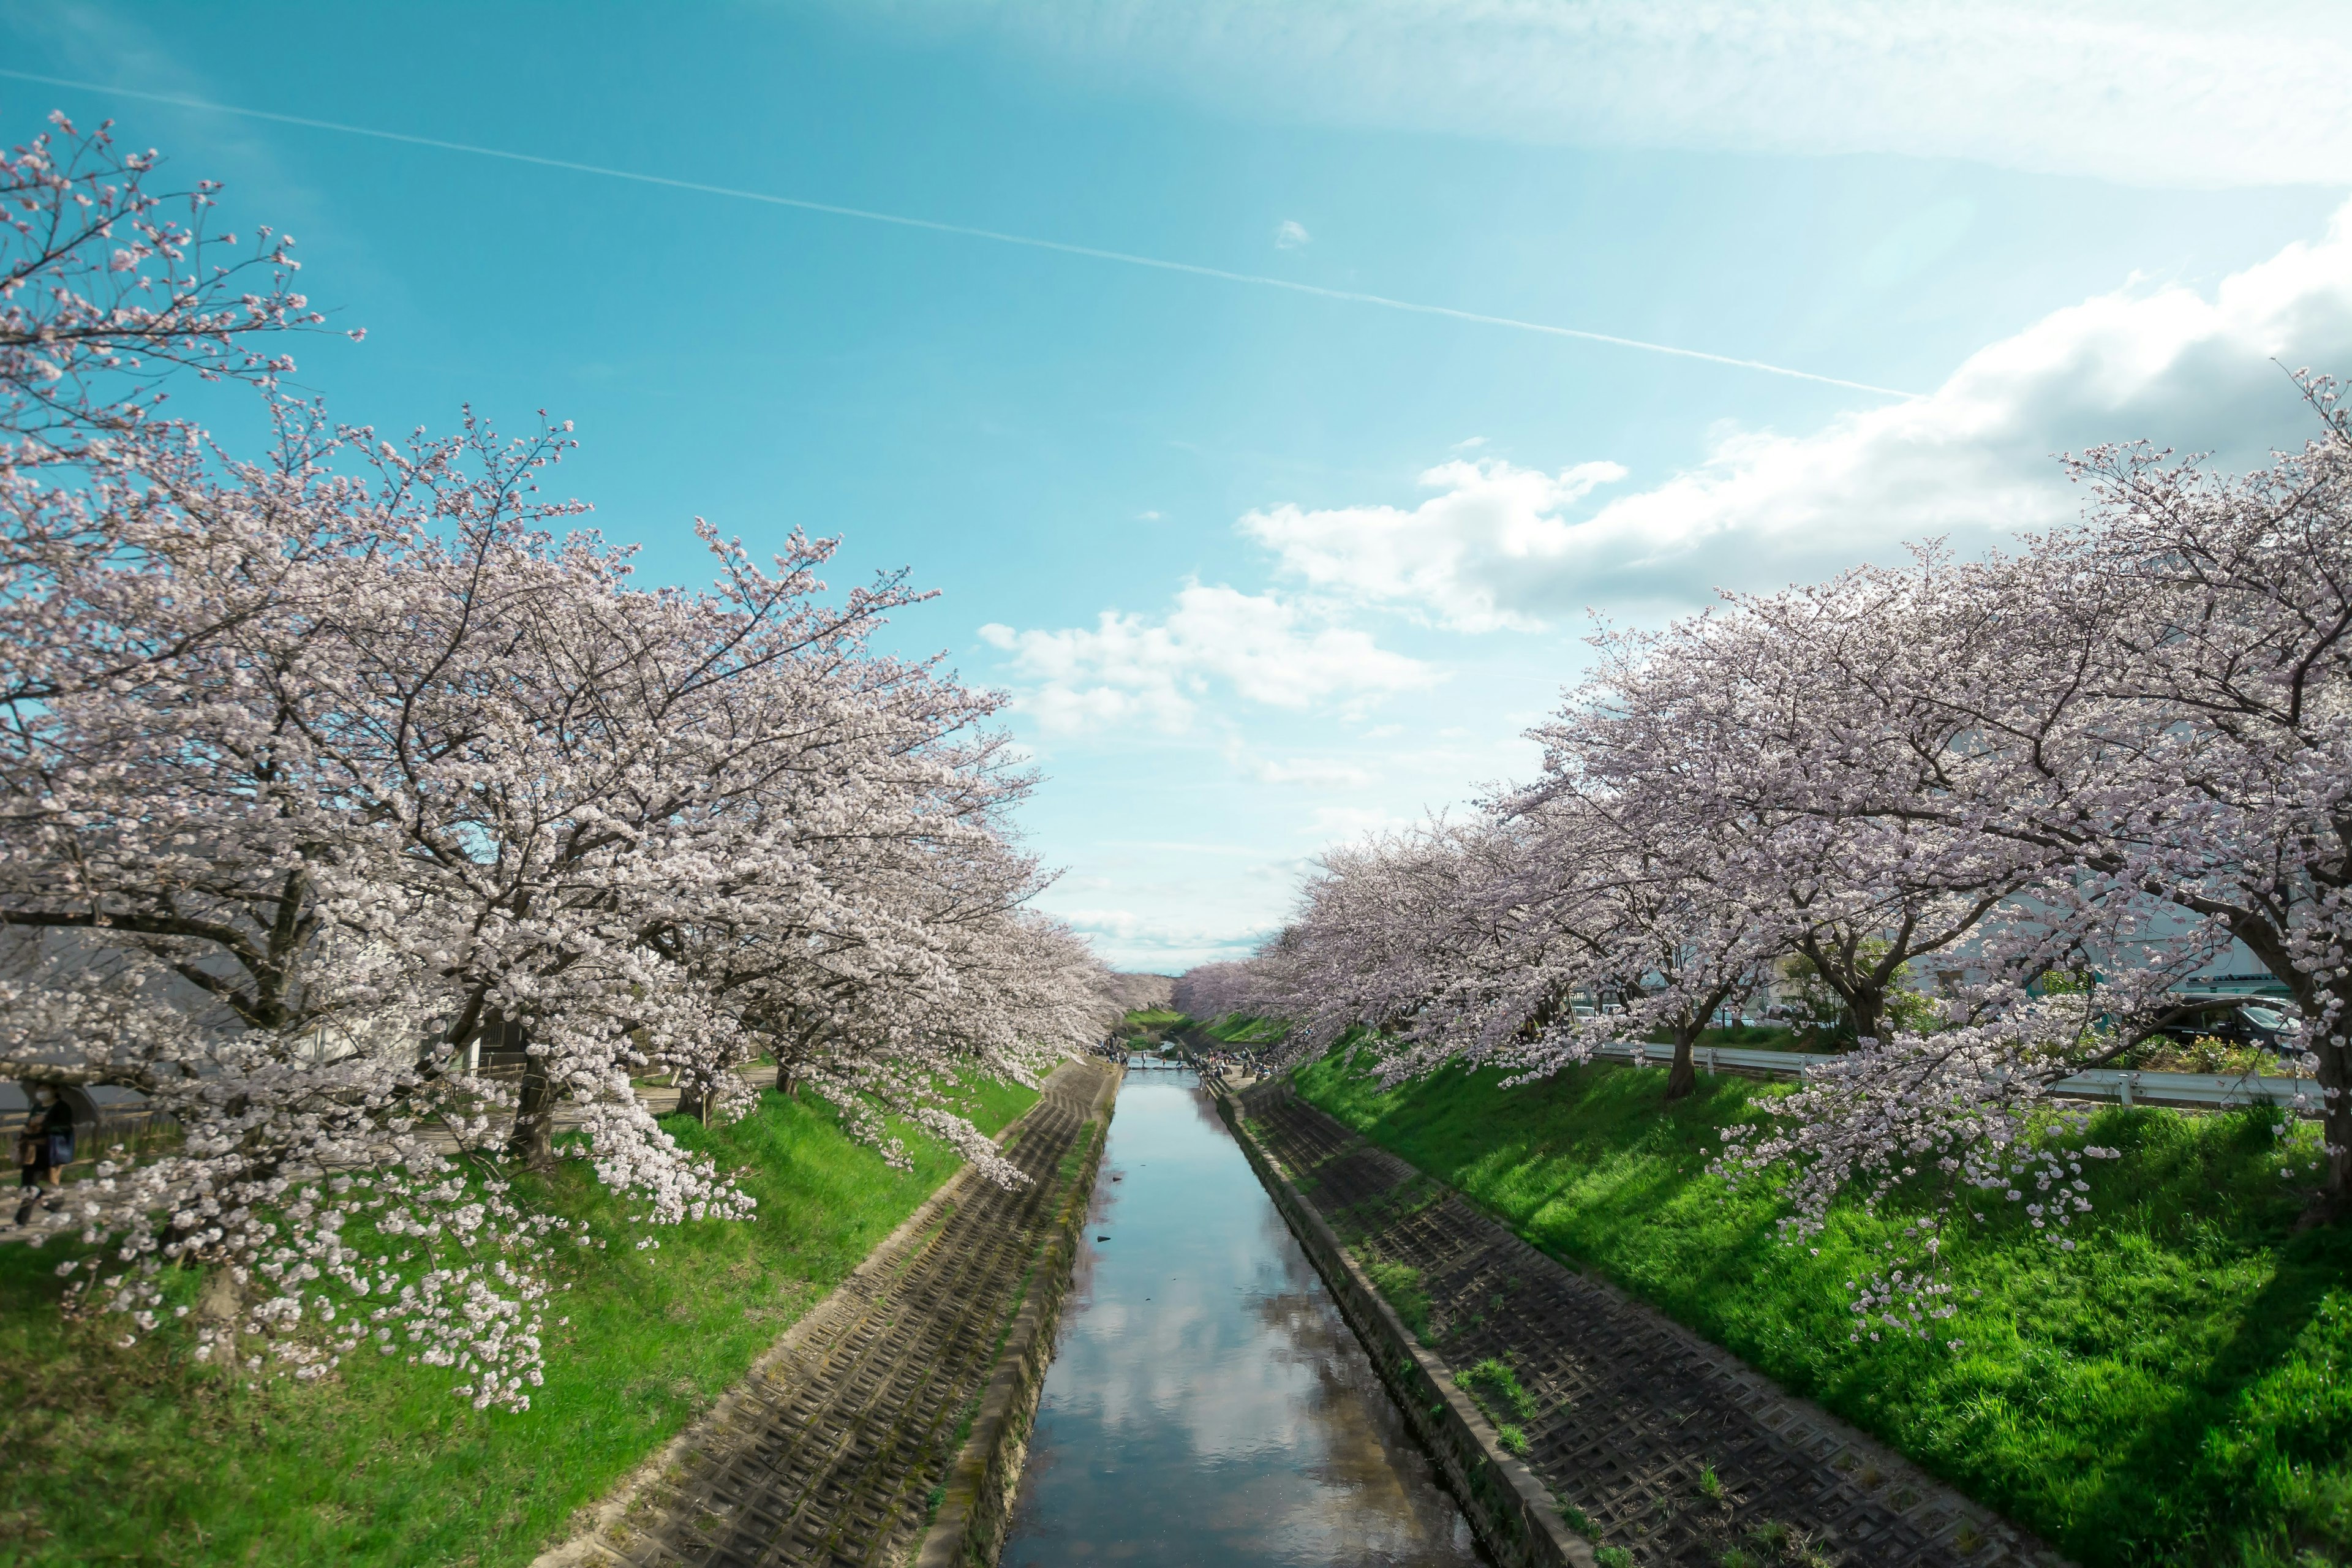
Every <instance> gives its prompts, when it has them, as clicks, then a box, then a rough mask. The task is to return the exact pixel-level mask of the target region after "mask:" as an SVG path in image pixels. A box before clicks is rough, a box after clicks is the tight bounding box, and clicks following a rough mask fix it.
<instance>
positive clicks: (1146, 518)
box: [1135, 511, 1160, 522]
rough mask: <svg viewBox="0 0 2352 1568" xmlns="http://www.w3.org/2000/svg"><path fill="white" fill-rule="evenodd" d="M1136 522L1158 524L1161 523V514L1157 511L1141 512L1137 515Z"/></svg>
mask: <svg viewBox="0 0 2352 1568" xmlns="http://www.w3.org/2000/svg"><path fill="white" fill-rule="evenodd" d="M1135 521H1138V522H1158V521H1160V514H1159V513H1158V512H1156V511H1139V512H1137V513H1136V514H1135Z"/></svg>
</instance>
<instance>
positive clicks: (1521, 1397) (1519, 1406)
mask: <svg viewBox="0 0 2352 1568" xmlns="http://www.w3.org/2000/svg"><path fill="white" fill-rule="evenodd" d="M1454 1382H1456V1383H1458V1384H1461V1385H1462V1386H1463V1387H1465V1388H1466V1389H1468V1390H1469V1391H1470V1397H1471V1398H1473V1399H1475V1400H1476V1401H1477V1402H1478V1408H1479V1409H1481V1410H1484V1411H1485V1412H1486V1414H1487V1415H1489V1416H1494V1415H1497V1414H1498V1412H1497V1409H1496V1407H1497V1406H1499V1407H1500V1408H1501V1409H1502V1410H1506V1411H1508V1412H1509V1413H1510V1414H1511V1415H1516V1416H1517V1417H1518V1418H1519V1419H1520V1420H1522V1421H1532V1420H1534V1419H1535V1418H1536V1402H1535V1399H1534V1397H1533V1396H1532V1395H1530V1394H1528V1391H1527V1390H1526V1389H1524V1388H1521V1387H1520V1386H1519V1375H1518V1373H1515V1372H1513V1371H1512V1370H1511V1367H1510V1363H1507V1362H1506V1361H1504V1360H1502V1359H1501V1358H1500V1357H1499V1356H1488V1357H1487V1358H1486V1360H1485V1361H1482V1362H1480V1363H1478V1364H1477V1365H1475V1366H1474V1367H1472V1368H1471V1369H1470V1370H1469V1371H1467V1372H1464V1373H1456V1374H1455V1375H1454ZM1490 1400H1491V1401H1492V1402H1493V1403H1492V1404H1489V1403H1488V1402H1489V1401H1490Z"/></svg>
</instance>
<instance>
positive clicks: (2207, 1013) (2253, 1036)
mask: <svg viewBox="0 0 2352 1568" xmlns="http://www.w3.org/2000/svg"><path fill="white" fill-rule="evenodd" d="M2177 1004H2178V1011H2177V1012H2176V1013H2175V1015H2174V1016H2173V1017H2172V1018H2171V1019H2170V1020H2168V1022H2167V1023H2166V1024H2165V1025H2164V1026H2163V1027H2162V1028H2161V1029H2160V1030H2159V1031H2158V1032H2159V1033H2161V1034H2162V1035H2164V1036H2165V1037H2167V1038H2168V1039H2175V1040H2179V1041H2181V1042H2183V1043H2184V1044H2186V1043H2187V1042H2189V1041H2192V1040H2200V1039H2206V1038H2211V1039H2217V1040H2225V1041H2227V1042H2228V1043H2230V1044H2231V1045H2233V1046H2258V1047H2262V1048H2263V1049H2264V1050H2271V1051H2281V1052H2285V1051H2300V1050H2301V1049H2302V1048H2303V1020H2302V1019H2301V1018H2298V1017H2297V1016H2295V1015H2294V1005H2293V1004H2292V1003H2290V1002H2288V1001H2286V1000H2285V999H2284V997H2270V996H2231V995H2223V994H2214V993H2210V992H2208V993H2202V994H2200V993H2198V992H2193V991H2185V992H2182V993H2180V994H2179V996H2178V998H2177Z"/></svg>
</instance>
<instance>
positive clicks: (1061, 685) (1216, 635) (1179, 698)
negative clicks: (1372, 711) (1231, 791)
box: [980, 583, 1438, 732]
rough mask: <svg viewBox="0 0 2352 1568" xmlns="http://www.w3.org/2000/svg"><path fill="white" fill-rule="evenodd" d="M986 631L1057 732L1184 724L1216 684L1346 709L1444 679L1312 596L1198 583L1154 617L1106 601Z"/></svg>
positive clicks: (1276, 701)
mask: <svg viewBox="0 0 2352 1568" xmlns="http://www.w3.org/2000/svg"><path fill="white" fill-rule="evenodd" d="M980 635H981V638H982V641H984V642H986V643H987V644H988V645H989V646H990V647H996V648H1001V649H1003V650H1004V651H1005V652H1006V653H1008V654H1010V655H1012V656H1013V657H1012V658H1011V660H1010V663H1011V666H1012V668H1013V671H1014V673H1015V674H1016V675H1018V676H1020V677H1022V678H1024V679H1026V680H1028V681H1030V682H1033V683H1034V684H1032V685H1030V686H1028V687H1027V688H1025V689H1023V690H1022V691H1021V692H1020V693H1019V695H1018V697H1017V699H1016V701H1017V704H1018V705H1019V706H1020V707H1021V708H1022V709H1024V710H1026V711H1028V712H1030V713H1033V714H1034V715H1035V716H1036V718H1037V720H1038V721H1039V723H1040V724H1041V725H1042V726H1043V727H1044V728H1045V729H1046V730H1048V731H1061V732H1068V731H1079V730H1087V729H1092V728H1095V727H1097V725H1102V724H1110V723H1120V722H1127V721H1144V722H1148V723H1150V724H1153V725H1156V726H1158V727H1160V728H1161V729H1165V730H1181V729H1183V728H1184V727H1185V726H1187V725H1188V724H1190V723H1191V721H1192V713H1193V710H1194V707H1195V704H1196V702H1197V700H1199V699H1201V698H1202V697H1204V696H1207V695H1209V694H1210V693H1211V692H1213V691H1215V690H1219V689H1229V690H1230V691H1231V692H1232V693H1233V694H1234V696H1236V697H1238V698H1240V699H1241V700H1244V701H1247V702H1255V703H1262V704H1265V706H1268V707H1273V708H1284V709H1290V710H1299V709H1304V708H1307V706H1309V705H1310V704H1317V703H1323V702H1327V701H1332V700H1337V701H1338V702H1339V704H1340V706H1341V708H1342V710H1348V709H1349V708H1352V707H1355V706H1358V705H1360V704H1362V703H1364V702H1367V701H1369V700H1372V699H1376V698H1378V697H1381V696H1383V695H1385V694H1387V693H1389V692H1392V691H1403V690H1410V689H1415V688H1418V687H1424V686H1428V685H1432V684H1433V683H1434V682H1435V681H1436V679H1438V675H1437V672H1436V671H1435V670H1433V669H1432V668H1430V667H1429V666H1427V665H1425V664H1423V663H1422V662H1421V661H1420V660H1418V659H1413V658H1407V657H1405V656H1404V655H1402V654H1398V653H1391V652H1389V651H1388V650H1386V649H1384V648H1382V647H1379V646H1378V645H1377V644H1376V643H1374V642H1373V640H1372V638H1371V637H1370V636H1369V635H1367V634H1366V633H1363V632H1360V631H1356V630H1353V629H1351V628H1349V627H1345V626H1332V625H1329V624H1328V623H1326V622H1324V621H1322V620H1321V618H1320V617H1319V616H1318V615H1317V614H1316V613H1315V612H1314V611H1313V610H1312V609H1310V608H1309V607H1307V606H1304V605H1299V604H1297V603H1295V602H1292V601H1288V600H1285V599H1282V598H1279V597H1277V596H1276V595H1271V594H1267V595H1250V594H1244V593H1241V592H1239V591H1237V590H1235V589H1233V588H1225V587H1206V586H1203V585H1202V584H1198V583H1192V584H1186V585H1185V586H1184V587H1183V588H1182V589H1181V590H1179V591H1178V593H1177V595H1176V604H1175V607H1174V608H1172V609H1171V610H1170V611H1169V612H1168V614H1167V615H1166V616H1161V617H1160V618H1159V619H1158V620H1152V619H1150V618H1148V617H1146V616H1135V615H1121V614H1119V613H1118V611H1115V610H1105V611H1104V612H1102V614H1101V616H1099V617H1097V621H1096V624H1095V625H1094V626H1091V627H1087V626H1073V627H1069V628H1067V629H1065V630H1061V631H1015V630H1014V629H1013V627H1011V626H1000V625H990V626H982V627H981V628H980Z"/></svg>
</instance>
